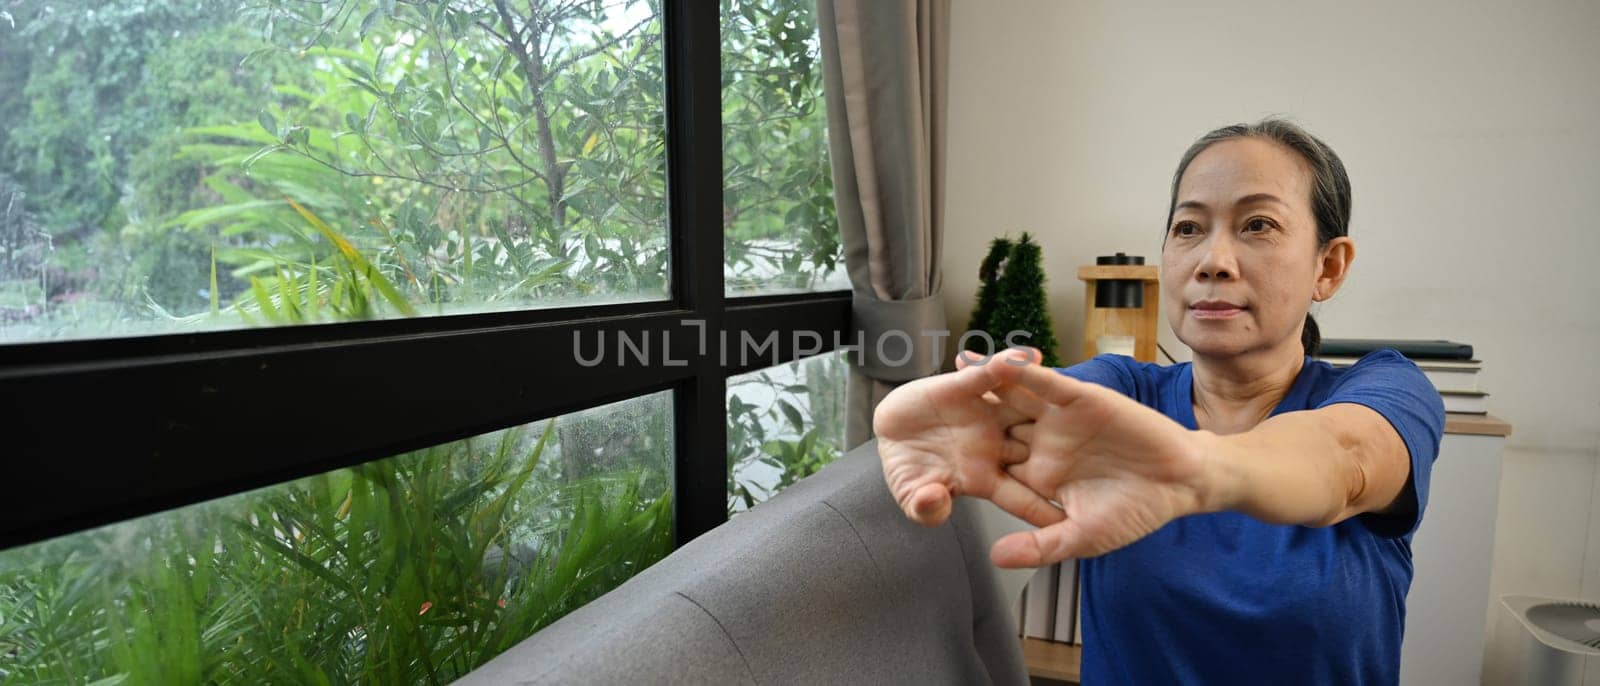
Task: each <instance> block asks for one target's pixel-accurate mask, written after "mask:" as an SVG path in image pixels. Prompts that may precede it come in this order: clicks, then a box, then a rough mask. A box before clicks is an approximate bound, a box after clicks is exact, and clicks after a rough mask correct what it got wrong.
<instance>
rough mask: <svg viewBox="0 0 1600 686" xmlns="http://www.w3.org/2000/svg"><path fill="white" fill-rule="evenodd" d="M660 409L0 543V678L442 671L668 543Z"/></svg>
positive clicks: (407, 678) (611, 410)
mask: <svg viewBox="0 0 1600 686" xmlns="http://www.w3.org/2000/svg"><path fill="white" fill-rule="evenodd" d="M671 427H672V401H671V397H670V395H668V394H665V393H662V394H657V395H652V396H646V397H641V398H636V399H633V400H628V401H625V402H621V403H617V404H614V405H610V406H606V407H601V408H596V409H593V410H588V411H584V412H580V413H576V414H573V415H568V416H564V417H560V418H558V419H555V420H553V421H542V422H536V423H533V424H529V425H525V426H522V427H519V428H514V429H509V430H506V431H499V432H495V433H490V434H485V435H481V436H477V437H474V438H470V439H467V440H463V441H457V442H455V443H449V444H445V445H440V446H436V447H432V448H427V449H423V450H418V451H415V452H411V453H406V454H403V455H400V456H397V457H393V458H389V459H385V460H380V461H376V462H370V463H367V464H363V465H361V466H358V467H354V468H351V469H341V470H337V471H333V472H328V473H326V474H321V475H318V476H314V477H310V478H306V479H301V480H299V481H294V482H289V483H284V484H280V485H277V486H272V487H268V488H264V489H260V490H257V491H252V492H249V493H244V494H240V495H237V496H233V497H229V498H224V499H220V500H215V501H211V502H208V503H203V504H200V505H195V506H191V507H186V508H182V509H178V510H172V511H169V512H165V513H162V514H158V515H153V516H150V517H144V518H141V519H136V520H131V521H127V522H123V523H120V524H114V525H111V526H107V527H102V528H99V529H94V530H90V531H86V532H81V533H77V534H72V535H69V536H64V537H61V538H57V539H53V540H50V541H46V542H44V543H39V544H35V545H31V546H26V547H21V548H13V549H10V550H6V551H3V552H0V681H5V682H6V683H30V684H31V683H63V684H66V683H73V684H86V683H127V684H198V683H217V684H265V683H341V684H348V683H369V684H420V683H444V682H449V681H451V680H453V679H455V678H456V677H459V676H461V675H462V674H464V673H466V672H467V671H469V670H471V669H473V668H474V667H476V666H478V665H481V664H483V663H484V662H485V661H487V660H488V659H490V658H491V657H494V656H495V655H496V654H498V653H500V652H502V651H504V650H505V649H507V648H509V647H510V646H512V645H514V644H515V643H517V642H518V641H520V640H522V639H523V638H526V637H527V636H529V635H531V634H532V633H533V632H535V631H537V630H538V629H539V628H540V627H543V626H545V625H547V624H549V623H550V622H552V621H554V620H555V619H557V618H559V617H561V616H562V615H563V614H565V613H567V612H569V611H571V610H572V609H574V608H576V607H578V606H580V605H582V604H583V603H585V602H588V601H589V600H591V599H593V598H595V597H597V596H599V595H600V594H602V593H604V592H606V591H607V590H609V589H611V588H613V587H615V586H616V585H617V584H620V583H621V582H622V581H623V580H625V579H627V578H628V577H629V576H632V575H633V574H634V573H636V572H638V571H639V570H640V569H643V568H644V567H646V566H648V565H650V564H651V563H653V562H655V561H656V560H657V559H659V558H661V557H662V556H664V555H665V554H666V553H667V552H669V551H670V550H671V547H672V533H671V532H672V502H671V493H672V445H673V440H672V430H671ZM101 680H105V681H103V682H102V681H101Z"/></svg>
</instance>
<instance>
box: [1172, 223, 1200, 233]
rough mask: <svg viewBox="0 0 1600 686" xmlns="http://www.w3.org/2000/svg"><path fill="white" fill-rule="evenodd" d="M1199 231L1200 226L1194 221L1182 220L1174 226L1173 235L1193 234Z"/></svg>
mask: <svg viewBox="0 0 1600 686" xmlns="http://www.w3.org/2000/svg"><path fill="white" fill-rule="evenodd" d="M1199 232H1200V227H1198V226H1195V225H1194V224H1193V223H1192V222H1181V223H1179V224H1178V225H1176V226H1174V227H1172V235H1174V236H1193V235H1195V234H1197V233H1199Z"/></svg>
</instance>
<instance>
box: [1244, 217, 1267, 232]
mask: <svg viewBox="0 0 1600 686" xmlns="http://www.w3.org/2000/svg"><path fill="white" fill-rule="evenodd" d="M1271 228H1272V220H1270V219H1265V218H1262V217H1255V218H1253V219H1251V220H1250V221H1247V222H1245V223H1244V230H1245V231H1250V232H1257V233H1259V232H1261V231H1266V230H1268V229H1271Z"/></svg>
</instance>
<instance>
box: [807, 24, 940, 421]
mask: <svg viewBox="0 0 1600 686" xmlns="http://www.w3.org/2000/svg"><path fill="white" fill-rule="evenodd" d="M817 24H818V28H819V29H820V31H821V34H822V64H823V78H824V91H825V92H826V94H827V101H828V142H829V151H830V154H831V156H832V163H833V188H834V198H835V200H834V202H835V203H836V205H837V207H838V213H839V231H840V233H841V234H842V237H843V241H844V251H845V264H846V266H847V267H848V268H849V271H850V284H851V286H852V288H853V290H854V291H855V303H854V313H855V314H854V320H855V322H854V324H855V329H856V331H857V332H858V334H859V338H858V339H853V340H852V341H851V342H852V343H853V342H855V341H856V340H860V341H861V342H862V343H863V344H862V345H861V349H860V351H859V352H858V353H855V356H856V359H855V360H853V362H854V363H853V364H851V366H850V370H851V371H850V381H849V386H848V389H849V390H848V398H849V401H848V406H847V412H848V420H847V422H846V429H845V445H846V447H847V448H853V447H855V446H857V445H859V444H861V443H863V442H865V441H866V440H867V439H869V438H871V435H872V410H873V408H875V407H877V405H878V401H880V400H882V399H883V396H884V395H885V394H887V393H888V392H889V390H890V389H891V388H893V387H894V384H897V383H901V382H904V381H909V380H911V379H915V378H919V377H922V376H927V375H929V374H932V373H935V372H937V371H938V370H939V367H940V365H941V362H942V359H941V358H943V357H946V356H948V355H949V354H950V352H951V350H952V346H953V343H952V341H950V340H949V339H948V338H938V337H936V336H933V335H928V334H933V333H935V332H937V333H939V334H943V333H944V332H945V316H944V306H943V304H942V302H941V299H940V287H941V282H942V280H943V279H942V278H941V274H940V271H939V257H940V249H941V245H942V243H943V239H942V234H943V232H944V179H945V175H944V161H945V141H944V137H945V128H946V123H945V100H946V97H945V93H946V85H945V84H946V80H947V75H948V72H949V69H948V66H947V65H948V63H949V59H948V57H949V47H950V2H949V0H817ZM924 332H927V334H925V333H924Z"/></svg>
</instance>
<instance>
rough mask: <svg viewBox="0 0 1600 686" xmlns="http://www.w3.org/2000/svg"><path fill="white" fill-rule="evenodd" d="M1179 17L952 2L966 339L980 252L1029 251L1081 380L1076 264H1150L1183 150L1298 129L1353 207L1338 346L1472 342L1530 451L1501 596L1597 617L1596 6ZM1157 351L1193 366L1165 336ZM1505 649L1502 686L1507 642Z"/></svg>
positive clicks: (950, 228)
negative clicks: (989, 247) (1023, 239)
mask: <svg viewBox="0 0 1600 686" xmlns="http://www.w3.org/2000/svg"><path fill="white" fill-rule="evenodd" d="M1169 4H1170V5H1172V6H1170V7H1169V6H1165V5H1162V6H1158V5H1156V4H1154V3H1123V2H1076V1H1073V2H1065V1H1061V2H1058V1H1053V0H1037V1H1033V2H1023V1H1020V0H1010V1H1005V2H978V1H976V0H957V1H956V3H955V15H954V21H953V27H952V38H953V41H954V45H953V47H952V54H951V62H950V66H951V84H950V87H951V99H950V127H951V128H950V137H949V143H950V157H949V163H950V170H949V188H950V194H949V200H948V203H947V205H946V221H947V224H946V226H947V230H946V241H947V242H946V251H945V258H944V268H945V293H946V303H947V305H946V306H947V308H948V309H949V314H950V319H951V322H952V326H954V327H959V326H961V325H962V324H963V323H964V322H965V321H966V319H967V315H968V311H969V309H970V307H971V304H972V294H973V291H974V289H975V288H976V281H977V278H976V272H977V266H978V261H979V260H980V259H981V257H982V254H983V250H984V248H985V246H986V244H987V241H988V240H989V239H990V238H992V237H993V236H994V235H996V234H999V233H1003V232H1008V231H1009V232H1011V233H1012V234H1013V235H1015V234H1016V233H1017V232H1020V231H1023V230H1028V231H1032V232H1034V233H1035V234H1037V235H1038V236H1039V237H1040V239H1041V241H1042V242H1043V244H1044V251H1045V260H1046V267H1047V269H1048V270H1049V271H1050V273H1051V274H1053V276H1052V280H1051V282H1050V283H1049V286H1048V288H1049V295H1050V299H1051V303H1052V314H1053V316H1054V318H1055V322H1056V333H1057V336H1058V338H1059V339H1060V340H1062V341H1064V342H1065V345H1064V351H1063V352H1064V354H1065V356H1066V359H1072V360H1076V358H1077V355H1078V350H1079V346H1080V345H1081V343H1080V341H1081V340H1082V324H1081V322H1082V318H1083V312H1082V309H1083V306H1082V299H1083V295H1082V285H1081V284H1080V282H1078V281H1077V280H1076V278H1074V273H1075V271H1076V268H1077V266H1078V265H1081V264H1089V263H1092V261H1093V258H1094V256H1095V255H1097V254H1108V253H1110V252H1113V251H1116V250H1123V251H1127V252H1132V253H1138V254H1143V255H1146V256H1147V257H1148V258H1149V259H1150V260H1151V261H1152V262H1156V261H1158V259H1157V258H1158V253H1159V250H1160V237H1161V229H1162V223H1163V221H1164V220H1165V217H1166V203H1167V193H1168V184H1169V183H1170V179H1171V176H1170V175H1171V174H1172V171H1173V168H1174V167H1175V166H1176V164H1177V161H1178V157H1179V156H1180V155H1181V154H1182V152H1183V150H1184V148H1185V147H1187V145H1188V144H1189V143H1190V142H1191V141H1192V140H1193V139H1194V138H1195V137H1197V136H1199V135H1200V134H1201V133H1204V132H1205V131H1206V130H1208V129H1209V128H1212V127H1214V126H1217V125H1221V124H1225V123H1232V122H1237V121H1243V120H1252V119H1256V118H1259V117H1261V116H1264V115H1267V114H1285V115H1289V116H1292V117H1294V118H1296V119H1297V120H1299V121H1300V122H1302V123H1303V124H1305V125H1307V126H1308V127H1309V128H1311V129H1312V130H1313V131H1314V132H1316V133H1317V134H1319V135H1320V136H1322V137H1323V139H1324V140H1326V141H1328V142H1329V143H1330V144H1331V145H1332V146H1333V147H1334V149H1335V150H1337V151H1338V152H1339V154H1340V155H1341V156H1342V157H1343V159H1344V161H1345V164H1346V165H1347V167H1348V168H1349V171H1350V175H1351V180H1352V182H1353V185H1354V199H1355V209H1354V216H1353V221H1352V235H1354V236H1355V237H1356V241H1357V244H1358V246H1359V251H1358V259H1357V261H1356V264H1355V269H1354V272H1353V275H1352V277H1351V281H1350V282H1349V283H1348V284H1347V285H1346V287H1345V289H1344V290H1343V291H1341V293H1340V294H1339V296H1338V297H1336V298H1335V299H1334V300H1333V301H1332V302H1329V303H1326V304H1324V305H1323V306H1322V307H1321V309H1320V310H1317V311H1316V313H1317V314H1318V319H1319V321H1320V322H1321V323H1322V328H1323V332H1324V335H1327V336H1332V337H1401V338H1404V337H1410V338H1449V339H1453V340H1459V341H1466V342H1470V343H1472V344H1474V345H1475V346H1476V348H1477V350H1478V356H1479V357H1480V358H1482V359H1483V360H1485V365H1486V366H1485V371H1484V372H1483V385H1484V387H1485V388H1486V390H1488V391H1490V392H1491V393H1492V397H1491V398H1490V401H1491V407H1492V408H1493V411H1494V413H1495V414H1497V415H1500V416H1502V417H1504V418H1505V419H1507V420H1508V421H1510V422H1511V423H1513V424H1514V425H1515V428H1516V429H1515V430H1516V433H1515V435H1514V436H1513V437H1512V438H1511V441H1510V444H1509V448H1508V452H1507V454H1506V458H1505V463H1504V476H1503V483H1502V489H1501V498H1500V503H1499V506H1500V515H1499V522H1498V525H1497V532H1496V561H1495V566H1494V570H1493V582H1492V583H1493V586H1494V589H1493V592H1494V593H1495V594H1496V595H1498V594H1499V593H1503V592H1520V593H1535V594H1550V595H1561V596H1585V597H1587V598H1589V599H1591V600H1600V469H1597V465H1600V359H1597V358H1600V285H1597V284H1600V280H1597V278H1596V276H1595V275H1596V273H1600V221H1596V219H1595V217H1596V214H1597V212H1600V208H1597V207H1593V206H1591V204H1592V203H1596V202H1600V40H1595V36H1600V3H1595V2H1546V3H1534V4H1530V5H1524V4H1522V3H1512V2H1502V3H1495V4H1484V3H1462V2H1454V1H1450V2H1443V1H1434V2H1406V3H1378V2H1366V3H1353V4H1352V3H1316V4H1309V3H1308V4H1305V5H1303V6H1299V7H1296V8H1295V9H1293V10H1292V11H1291V10H1288V9H1285V7H1284V5H1283V4H1282V3H1278V2H1268V1H1266V0H1261V1H1256V2H1248V1H1240V2H1233V3H1224V4H1216V5H1213V6H1212V7H1211V8H1209V9H1205V10H1201V9H1194V8H1185V7H1181V6H1179V5H1180V3H1169ZM1162 342H1163V344H1164V345H1165V346H1166V348H1167V349H1168V350H1170V351H1172V353H1173V354H1174V355H1175V356H1177V357H1178V359H1180V360H1183V359H1187V356H1188V355H1187V350H1184V349H1182V346H1181V344H1179V343H1177V341H1176V340H1175V339H1174V338H1173V337H1172V335H1171V332H1170V331H1168V330H1166V327H1165V323H1164V322H1163V331H1162ZM1486 505H1487V504H1486ZM1497 613H1498V608H1495V607H1494V606H1491V618H1492V619H1493V618H1497V617H1498V614H1497ZM1491 624H1492V625H1493V624H1498V622H1497V621H1495V622H1491ZM1491 629H1498V632H1491V644H1492V645H1491V649H1490V650H1489V651H1488V652H1489V657H1488V659H1487V661H1486V665H1485V667H1486V671H1485V677H1486V678H1487V679H1488V680H1489V681H1491V682H1493V681H1498V680H1500V679H1499V677H1500V676H1501V675H1503V674H1504V672H1503V671H1502V670H1504V669H1505V668H1506V665H1507V662H1508V661H1509V659H1510V658H1509V657H1506V656H1505V655H1503V654H1502V649H1501V645H1502V644H1505V643H1507V639H1509V638H1510V637H1512V636H1514V634H1512V633H1510V628H1509V626H1506V627H1495V626H1491ZM1497 633H1498V638H1497V637H1496V635H1497ZM1590 671H1591V672H1593V671H1596V670H1590ZM1589 683H1590V684H1600V674H1593V675H1590V678H1589Z"/></svg>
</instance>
